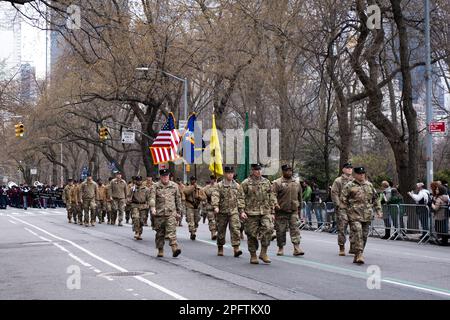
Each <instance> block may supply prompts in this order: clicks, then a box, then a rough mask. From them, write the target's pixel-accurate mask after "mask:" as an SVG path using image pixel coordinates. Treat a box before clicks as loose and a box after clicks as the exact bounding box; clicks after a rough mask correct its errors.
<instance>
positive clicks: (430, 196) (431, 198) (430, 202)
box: [419, 189, 433, 208]
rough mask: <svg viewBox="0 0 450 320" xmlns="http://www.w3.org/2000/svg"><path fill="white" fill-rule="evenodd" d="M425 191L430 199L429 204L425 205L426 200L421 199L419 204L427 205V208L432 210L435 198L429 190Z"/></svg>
mask: <svg viewBox="0 0 450 320" xmlns="http://www.w3.org/2000/svg"><path fill="white" fill-rule="evenodd" d="M424 191H425V192H426V194H427V198H428V199H427V202H426V203H425V200H424V199H421V200H420V201H419V204H425V205H427V207H429V208H431V204H432V203H433V196H432V195H431V194H430V192H429V191H428V190H426V189H424Z"/></svg>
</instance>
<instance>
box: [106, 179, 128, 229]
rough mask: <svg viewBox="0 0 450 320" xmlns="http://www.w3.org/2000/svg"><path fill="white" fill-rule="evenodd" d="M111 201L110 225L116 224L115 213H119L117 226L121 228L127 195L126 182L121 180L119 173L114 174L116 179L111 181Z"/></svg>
mask: <svg viewBox="0 0 450 320" xmlns="http://www.w3.org/2000/svg"><path fill="white" fill-rule="evenodd" d="M110 189H111V200H112V203H111V204H112V214H111V218H112V220H111V224H112V225H115V224H116V219H117V211H119V224H118V226H119V227H121V226H122V220H123V213H124V211H125V205H126V197H127V194H128V186H127V182H126V181H125V180H123V179H122V174H121V173H120V172H117V173H116V178H114V179H112V180H111V185H110Z"/></svg>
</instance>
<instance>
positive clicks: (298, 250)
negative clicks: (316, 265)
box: [294, 244, 305, 256]
mask: <svg viewBox="0 0 450 320" xmlns="http://www.w3.org/2000/svg"><path fill="white" fill-rule="evenodd" d="M304 254H305V252H304V251H303V250H302V249H301V248H300V245H299V244H294V256H303V255H304Z"/></svg>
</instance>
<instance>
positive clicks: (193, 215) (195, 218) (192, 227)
mask: <svg viewBox="0 0 450 320" xmlns="http://www.w3.org/2000/svg"><path fill="white" fill-rule="evenodd" d="M186 220H187V222H188V224H189V232H190V233H196V232H197V228H198V223H199V222H200V210H199V209H193V208H186Z"/></svg>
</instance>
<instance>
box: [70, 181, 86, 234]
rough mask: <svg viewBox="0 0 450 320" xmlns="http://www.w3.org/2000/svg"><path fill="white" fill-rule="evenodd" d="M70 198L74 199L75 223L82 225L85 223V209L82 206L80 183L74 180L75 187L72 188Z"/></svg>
mask: <svg viewBox="0 0 450 320" xmlns="http://www.w3.org/2000/svg"><path fill="white" fill-rule="evenodd" d="M69 193H70V198H71V199H72V200H73V203H72V207H73V211H74V218H73V220H74V223H77V221H78V223H79V225H80V226H82V225H83V210H82V207H81V198H80V183H79V182H78V180H77V181H74V184H73V188H71V189H70V192H69Z"/></svg>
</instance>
